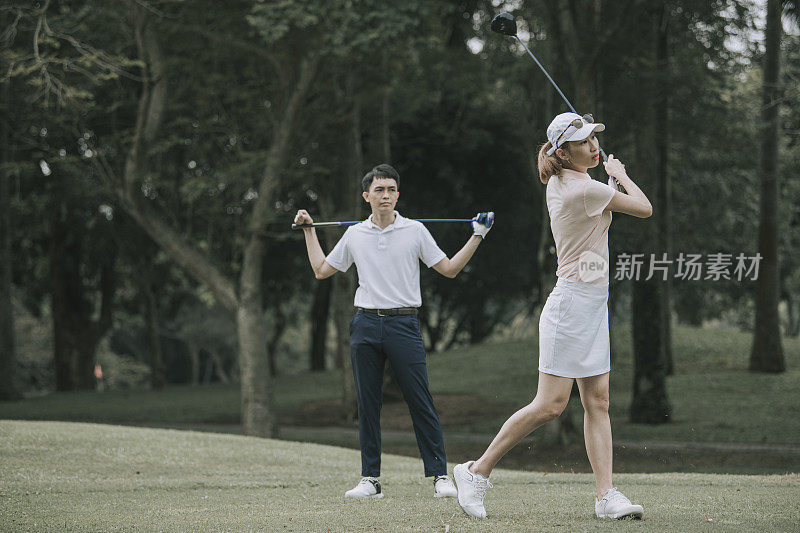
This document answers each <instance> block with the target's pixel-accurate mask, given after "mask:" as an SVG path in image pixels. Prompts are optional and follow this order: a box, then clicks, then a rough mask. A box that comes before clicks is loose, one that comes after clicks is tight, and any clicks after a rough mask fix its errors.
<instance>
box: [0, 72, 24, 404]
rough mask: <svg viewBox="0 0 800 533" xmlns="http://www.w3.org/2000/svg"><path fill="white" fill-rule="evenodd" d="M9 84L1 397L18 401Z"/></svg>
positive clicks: (0, 211) (0, 172)
mask: <svg viewBox="0 0 800 533" xmlns="http://www.w3.org/2000/svg"><path fill="white" fill-rule="evenodd" d="M10 85H11V80H10V79H9V80H5V81H4V82H3V83H2V84H0V91H1V93H0V94H2V96H3V98H2V109H3V110H4V113H3V115H4V118H3V119H2V124H0V131H2V135H0V143H2V146H0V400H18V399H20V398H21V397H22V395H21V394H20V391H19V388H18V387H17V383H16V366H17V361H16V346H15V340H14V309H13V305H12V301H11V296H12V284H11V259H12V254H11V199H10V196H9V182H10V181H11V180H10V179H9V174H10V165H9V163H10V160H11V158H10V157H9V155H8V153H9V151H10V146H11V142H10V138H9V131H10V130H11V124H9V120H10V116H11V113H10V112H9V111H10V110H11V109H10V108H11V106H10V103H11V102H10V99H9V98H10V96H9V95H10V92H11V91H10V89H9V86H10Z"/></svg>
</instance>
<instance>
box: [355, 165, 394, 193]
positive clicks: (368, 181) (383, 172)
mask: <svg viewBox="0 0 800 533" xmlns="http://www.w3.org/2000/svg"><path fill="white" fill-rule="evenodd" d="M375 178H387V179H392V180H394V181H395V183H397V187H398V188H399V187H400V174H398V173H397V171H396V170H395V169H394V167H393V166H392V165H389V164H386V163H383V164H381V165H378V166H377V167H375V168H373V169H372V170H370V171H369V172H367V173H366V174H365V175H364V177H363V178H362V179H361V187H362V188H363V189H364V192H368V191H369V188H370V186H372V180H374V179H375Z"/></svg>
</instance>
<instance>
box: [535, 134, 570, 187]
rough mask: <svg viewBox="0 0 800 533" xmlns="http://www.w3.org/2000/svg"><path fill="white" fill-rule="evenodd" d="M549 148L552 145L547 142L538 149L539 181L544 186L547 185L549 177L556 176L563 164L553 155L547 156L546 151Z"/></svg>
mask: <svg viewBox="0 0 800 533" xmlns="http://www.w3.org/2000/svg"><path fill="white" fill-rule="evenodd" d="M551 146H553V145H552V144H551V143H550V141H547V142H546V143H544V144H543V145H542V147H541V148H539V160H538V167H539V179H540V180H541V182H542V183H544V184H545V185H546V184H547V180H549V179H550V176H556V175H558V174H559V173H560V172H561V170H562V169H563V168H564V164H563V163H562V162H561V160H560V159H559V158H558V157H556V155H555V154H553V155H547V151H548V150H549V149H550V147H551Z"/></svg>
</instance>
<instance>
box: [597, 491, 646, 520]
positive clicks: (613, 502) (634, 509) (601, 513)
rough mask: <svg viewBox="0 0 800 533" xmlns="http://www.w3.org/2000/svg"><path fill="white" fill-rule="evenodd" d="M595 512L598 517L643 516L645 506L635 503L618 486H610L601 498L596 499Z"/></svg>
mask: <svg viewBox="0 0 800 533" xmlns="http://www.w3.org/2000/svg"><path fill="white" fill-rule="evenodd" d="M594 514H596V515H597V518H625V517H627V516H630V517H633V518H641V517H642V515H643V514H644V508H643V507H642V506H641V505H634V504H632V503H631V501H630V500H629V499H628V498H626V497H625V495H624V494H622V493H621V492H620V491H618V490H617V488H616V487H614V488H610V489H608V490H607V491H605V492H604V493H603V497H602V499H600V500H597V499H595V501H594Z"/></svg>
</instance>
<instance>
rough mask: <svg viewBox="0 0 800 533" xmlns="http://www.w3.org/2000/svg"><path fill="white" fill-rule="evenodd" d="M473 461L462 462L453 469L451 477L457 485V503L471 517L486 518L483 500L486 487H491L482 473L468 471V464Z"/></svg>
mask: <svg viewBox="0 0 800 533" xmlns="http://www.w3.org/2000/svg"><path fill="white" fill-rule="evenodd" d="M474 462H475V461H469V462H468V463H462V464H460V465H456V467H455V468H454V469H453V478H454V479H455V481H456V486H457V487H458V505H460V506H461V508H462V509H463V510H464V512H465V513H467V514H468V515H469V516H471V517H473V518H486V508H485V507H484V506H483V500H484V498H486V489H489V488H491V487H492V484H491V483H489V478H487V477H484V476H483V474H473V473H472V472H470V471H469V467H470V465H472V463H474Z"/></svg>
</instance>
